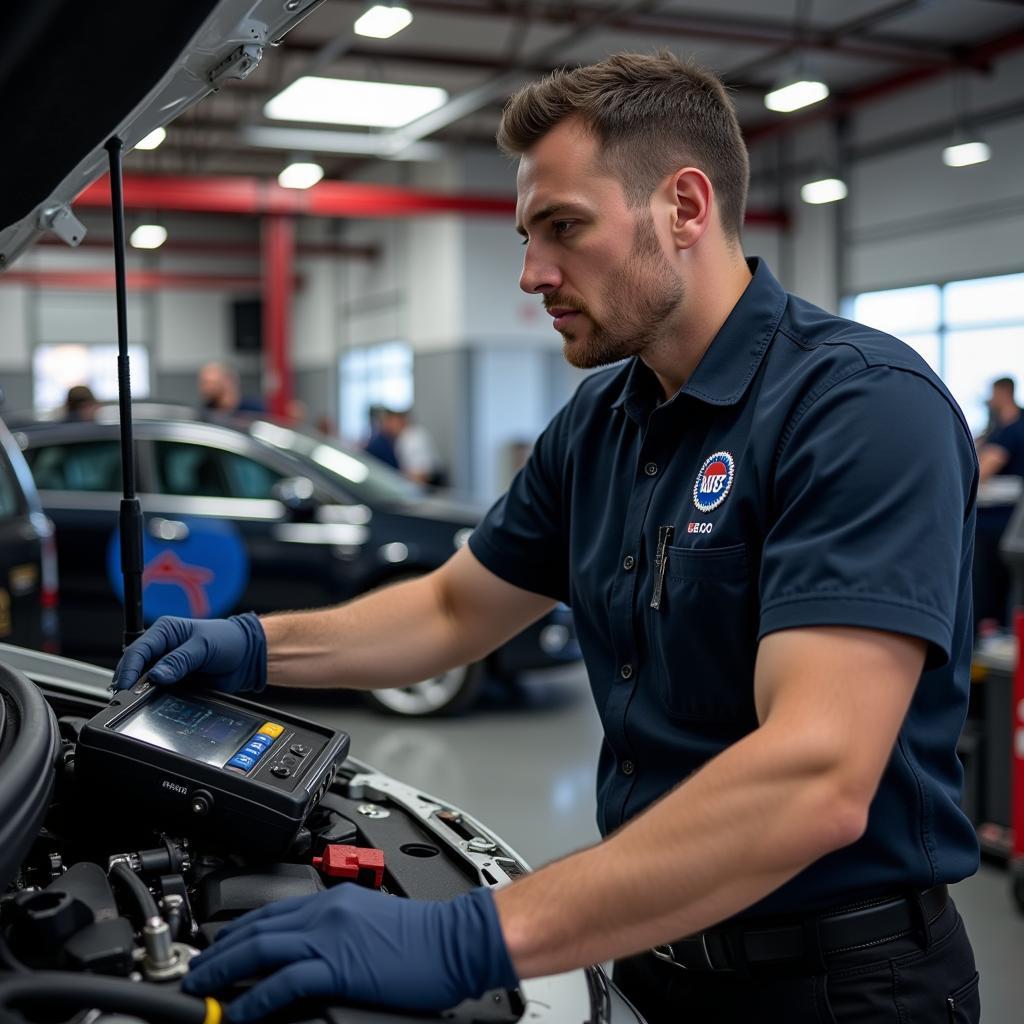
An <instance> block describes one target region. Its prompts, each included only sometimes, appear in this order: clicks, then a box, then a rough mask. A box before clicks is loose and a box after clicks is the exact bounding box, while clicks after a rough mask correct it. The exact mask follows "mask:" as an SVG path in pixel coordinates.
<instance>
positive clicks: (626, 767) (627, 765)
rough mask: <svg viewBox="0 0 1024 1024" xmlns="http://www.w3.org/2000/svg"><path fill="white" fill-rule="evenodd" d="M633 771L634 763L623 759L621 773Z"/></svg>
mask: <svg viewBox="0 0 1024 1024" xmlns="http://www.w3.org/2000/svg"><path fill="white" fill-rule="evenodd" d="M635 771H636V765H635V764H633V762H632V761H623V762H622V774H623V775H632V774H633V772H635Z"/></svg>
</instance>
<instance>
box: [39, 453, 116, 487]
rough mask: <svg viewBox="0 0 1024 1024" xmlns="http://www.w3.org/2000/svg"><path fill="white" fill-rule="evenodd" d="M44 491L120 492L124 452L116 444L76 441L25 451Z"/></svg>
mask: <svg viewBox="0 0 1024 1024" xmlns="http://www.w3.org/2000/svg"><path fill="white" fill-rule="evenodd" d="M25 458H26V459H28V463H29V465H30V466H31V467H32V475H33V476H34V477H35V481H36V487H38V488H39V490H41V491H120V490H121V449H120V447H119V445H118V443H117V442H116V441H76V442H74V443H71V444H54V445H47V446H46V447H44V448H30V449H29V450H28V451H27V452H25Z"/></svg>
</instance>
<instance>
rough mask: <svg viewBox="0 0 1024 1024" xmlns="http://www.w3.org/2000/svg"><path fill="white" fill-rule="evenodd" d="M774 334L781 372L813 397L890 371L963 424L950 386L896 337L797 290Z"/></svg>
mask: <svg viewBox="0 0 1024 1024" xmlns="http://www.w3.org/2000/svg"><path fill="white" fill-rule="evenodd" d="M779 335H780V337H781V339H782V340H783V342H784V344H783V345H782V346H780V347H779V349H778V351H777V356H778V358H779V361H780V362H781V363H782V364H784V367H782V369H783V372H785V373H786V374H787V376H788V377H789V379H790V380H791V381H792V383H793V384H794V385H795V386H798V387H801V388H802V389H803V390H805V391H806V392H808V393H810V394H811V396H812V397H813V395H814V394H818V393H824V391H826V390H828V389H830V388H832V387H834V386H836V385H838V384H841V383H842V382H843V381H845V380H847V379H850V378H853V377H855V376H857V375H860V374H862V373H870V374H871V375H872V376H873V377H879V376H889V375H891V376H892V377H893V378H894V379H895V381H896V382H897V383H898V382H899V381H900V380H901V379H902V380H903V381H905V382H906V386H907V387H908V388H913V389H915V390H921V388H922V386H923V388H924V389H925V390H930V391H932V392H934V393H935V394H936V395H937V396H940V397H941V399H942V401H943V403H944V404H945V405H946V406H948V407H949V409H950V411H951V412H953V414H954V415H955V416H956V418H957V419H959V420H960V421H961V422H963V423H964V428H965V429H967V428H966V423H965V422H964V421H963V414H962V412H961V411H960V407H959V406H958V405H957V403H956V400H955V399H954V398H953V396H952V395H951V394H950V392H949V389H948V388H947V387H946V385H945V384H943V382H942V380H941V379H940V378H939V376H938V375H937V374H936V373H935V371H934V370H933V369H932V367H931V366H929V364H928V362H927V361H926V360H925V359H924V357H923V356H921V354H920V353H918V352H917V351H915V350H914V349H913V348H911V347H910V346H909V345H908V344H906V342H904V341H901V340H900V339H899V338H897V337H894V336H893V335H891V334H886V333H885V331H880V330H878V329H877V328H874V327H869V326H868V325H867V324H862V323H858V322H857V321H855V320H849V319H847V318H846V317H842V316H839V315H837V314H835V313H830V312H828V311H827V310H824V309H821V308H820V307H818V306H815V305H814V304H813V303H811V302H808V301H807V300H805V299H801V298H798V297H796V296H790V300H789V303H788V305H787V307H786V313H785V316H784V317H783V319H782V322H781V323H780V324H779ZM911 379H913V380H914V381H915V383H914V384H911V383H910V382H911ZM879 397H882V396H881V394H880V396H879Z"/></svg>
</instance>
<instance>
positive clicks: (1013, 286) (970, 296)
mask: <svg viewBox="0 0 1024 1024" xmlns="http://www.w3.org/2000/svg"><path fill="white" fill-rule="evenodd" d="M844 306H845V310H846V313H847V315H848V316H849V317H850V318H851V319H853V320H858V321H860V322H861V323H865V324H868V325H869V326H871V327H877V328H879V329H880V330H883V331H886V332H887V333H889V334H893V335H895V336H896V337H898V338H900V339H901V340H902V341H905V342H906V343H907V344H908V345H910V347H911V348H913V349H915V350H916V351H918V352H919V353H920V354H921V355H922V357H923V358H924V359H925V361H926V362H927V363H928V365H929V366H931V367H932V369H933V370H935V372H936V373H937V374H938V375H939V376H940V377H941V378H942V379H943V381H944V382H945V384H946V387H948V388H949V390H950V391H951V392H952V394H953V397H954V398H955V399H956V400H957V402H958V403H959V404H960V408H961V409H963V412H964V416H965V417H966V418H967V422H968V423H969V424H970V426H971V430H972V431H973V432H974V433H975V434H980V433H981V432H982V431H983V430H985V428H986V427H987V426H988V406H987V404H986V403H987V399H988V396H989V394H990V391H991V387H992V381H994V380H995V379H996V378H998V377H1011V378H1013V379H1014V380H1015V381H1016V382H1017V384H1018V387H1022V388H1024V274H1004V275H1001V276H999V277H982V278H975V279H972V280H966V281H950V282H949V283H947V284H945V285H937V284H929V285H921V286H919V287H915V288H891V289H888V290H886V291H880V292H865V293H863V294H861V295H855V296H853V297H852V298H850V299H848V300H847V301H846V303H844ZM1022 399H1024V396H1022V395H1020V394H1018V402H1021V401H1022Z"/></svg>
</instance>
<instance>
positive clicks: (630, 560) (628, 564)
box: [622, 555, 636, 572]
mask: <svg viewBox="0 0 1024 1024" xmlns="http://www.w3.org/2000/svg"><path fill="white" fill-rule="evenodd" d="M634 565H636V559H635V558H634V557H633V556H632V555H626V557H625V558H624V559H623V560H622V568H623V569H625V570H626V572H629V570H630V569H632V568H633V566H634Z"/></svg>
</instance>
